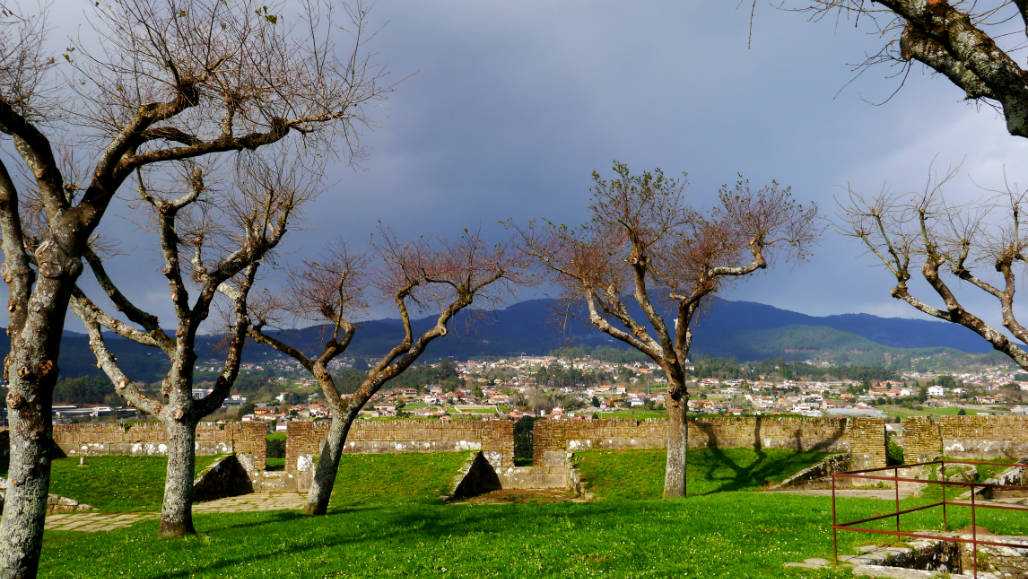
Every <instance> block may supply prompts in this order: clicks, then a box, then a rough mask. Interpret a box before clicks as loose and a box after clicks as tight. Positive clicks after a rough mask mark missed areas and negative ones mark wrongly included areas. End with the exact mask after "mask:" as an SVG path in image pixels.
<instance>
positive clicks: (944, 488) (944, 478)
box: [942, 461, 949, 532]
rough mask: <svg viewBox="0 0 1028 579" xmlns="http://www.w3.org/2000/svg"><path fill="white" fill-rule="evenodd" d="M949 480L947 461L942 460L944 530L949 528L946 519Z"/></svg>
mask: <svg viewBox="0 0 1028 579" xmlns="http://www.w3.org/2000/svg"><path fill="white" fill-rule="evenodd" d="M947 482H949V477H948V476H946V461H942V530H943V531H944V532H945V531H948V530H949V521H948V520H947V519H946V487H947V486H948V485H947V484H946V483H947Z"/></svg>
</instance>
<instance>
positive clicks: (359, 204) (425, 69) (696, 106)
mask: <svg viewBox="0 0 1028 579" xmlns="http://www.w3.org/2000/svg"><path fill="white" fill-rule="evenodd" d="M748 17H749V13H748V11H746V10H738V9H736V8H735V3H730V2H704V3H681V2H649V3H631V4H629V3H620V2H560V3H554V2H524V1H521V2H508V3H491V2H477V1H474V2H472V1H466V2H408V1H399V0H381V1H380V2H378V3H377V4H376V5H375V7H374V10H373V12H372V16H371V19H372V22H373V26H375V27H377V28H378V32H377V35H376V37H375V38H374V39H373V41H372V42H371V43H370V44H369V48H370V50H372V51H373V52H375V53H376V54H375V60H376V61H377V62H378V63H379V64H381V65H383V66H385V67H387V68H388V70H389V71H390V78H391V79H392V80H397V81H401V79H402V81H401V82H399V83H398V84H397V86H396V89H395V91H394V92H393V93H392V95H391V96H390V98H389V100H388V101H386V102H384V103H382V104H381V105H380V106H379V107H378V108H377V109H376V110H374V111H373V120H374V122H375V127H374V128H373V130H371V131H370V132H367V133H366V134H365V136H364V142H365V144H366V145H367V149H368V155H367V157H366V158H364V159H362V160H361V161H360V164H361V167H362V168H361V169H352V168H350V167H348V166H347V165H346V163H345V160H341V161H340V162H338V163H336V165H334V166H333V167H331V170H330V171H329V174H328V175H327V179H326V184H325V191H324V194H323V195H322V196H321V197H320V198H319V200H318V201H317V202H316V203H315V204H313V205H312V206H310V207H309V208H308V209H307V211H306V212H305V221H304V223H303V224H302V226H301V227H302V228H294V231H293V232H292V233H291V238H290V239H288V241H287V242H286V243H285V244H284V246H283V248H282V251H281V256H282V261H284V262H288V261H291V260H294V261H295V260H296V259H298V258H299V257H301V256H302V255H306V254H309V253H310V252H312V251H314V252H316V251H317V250H318V249H319V248H322V247H325V246H326V245H328V244H329V243H331V242H332V240H335V239H340V238H344V239H347V240H349V241H350V242H351V243H353V244H355V245H362V244H364V243H365V242H366V240H367V238H368V236H369V235H370V234H371V232H372V231H373V230H374V228H375V226H376V223H377V222H378V221H379V220H381V221H382V222H383V223H385V224H387V225H389V226H390V227H391V228H392V229H393V230H394V231H396V232H397V233H398V234H399V235H400V236H402V237H416V236H417V235H418V234H426V235H428V236H430V237H431V236H440V235H453V234H456V233H458V232H459V231H460V230H461V229H462V228H463V227H466V226H468V227H477V226H478V225H479V224H482V226H483V228H484V229H486V230H487V231H488V233H489V235H492V236H497V237H498V236H502V235H503V232H502V229H501V228H500V227H499V226H498V225H496V223H497V222H498V221H499V220H502V219H506V218H512V219H514V220H515V221H524V220H527V219H530V218H533V217H544V218H548V219H551V220H554V221H558V222H568V223H578V222H580V221H582V220H583V219H585V218H586V213H585V205H586V199H587V196H588V191H587V188H588V185H589V183H590V172H591V171H593V170H599V171H600V172H601V173H603V172H606V171H607V170H608V168H609V167H610V163H611V161H612V160H613V159H618V160H622V161H625V162H627V163H628V164H629V165H630V166H631V167H632V168H633V169H635V170H642V169H646V168H653V167H661V168H663V169H664V170H665V171H666V172H669V173H677V172H679V171H688V172H689V178H690V181H691V183H692V185H691V188H690V192H691V195H692V196H693V199H694V201H695V203H696V204H697V205H699V206H706V205H709V204H710V203H711V202H712V201H713V199H714V195H715V193H716V190H717V187H718V185H719V184H721V183H724V182H731V181H734V179H735V175H736V172H741V173H743V174H744V175H745V176H747V177H749V178H750V179H752V181H753V182H754V183H755V184H761V183H764V182H767V181H768V180H770V179H772V178H774V179H778V180H779V181H780V182H782V183H785V184H790V185H792V186H793V190H794V193H795V195H796V196H797V197H798V198H799V199H801V200H804V201H817V202H818V203H819V204H820V205H821V207H822V212H823V214H825V215H827V216H829V217H831V216H833V215H834V214H835V211H836V209H835V202H834V200H833V198H834V196H835V195H838V194H839V193H841V192H842V187H844V186H845V185H846V183H847V182H852V183H853V184H854V186H856V187H858V188H862V189H864V190H869V191H876V190H878V189H879V188H880V187H881V186H882V184H883V183H888V184H890V185H891V186H892V189H894V190H897V191H905V190H907V189H915V188H918V187H919V186H920V184H921V183H923V181H924V178H925V176H926V174H927V170H928V166H929V163H930V162H931V161H932V159H933V158H936V157H937V158H938V161H937V162H941V163H944V164H945V163H954V162H960V161H963V162H964V168H965V172H967V173H970V174H972V175H973V176H974V177H975V180H976V181H978V182H983V183H988V184H996V180H995V178H998V177H997V175H996V174H997V172H998V171H999V170H1000V169H1001V168H1002V167H1003V166H1004V165H1006V166H1007V168H1008V171H1011V167H1015V166H1018V165H1019V164H1016V161H1015V160H1016V159H1019V158H1023V153H1024V152H1025V150H1024V148H1025V145H1023V144H1021V141H1023V139H1022V140H1018V139H1014V138H1012V137H1009V136H1008V135H1006V133H1005V131H1004V128H1003V124H1002V121H1001V120H1000V119H998V118H997V115H995V114H994V113H993V112H992V111H991V110H989V109H985V110H982V111H979V110H976V109H975V108H974V107H973V106H970V105H967V104H965V103H964V102H963V101H962V97H963V95H962V94H961V93H960V91H958V90H956V89H955V88H953V87H952V86H951V85H950V84H949V83H948V82H947V81H946V80H945V79H941V78H933V77H929V76H927V75H922V74H921V73H919V72H916V71H915V73H914V74H912V76H911V78H910V79H909V80H908V82H907V86H905V87H904V88H903V90H902V91H900V93H899V95H898V96H897V97H896V98H894V99H893V100H892V101H891V102H889V103H887V104H885V105H884V106H872V105H871V104H869V103H868V102H867V100H881V99H884V98H885V97H887V96H888V95H889V94H890V93H891V92H892V90H893V89H894V88H896V86H897V84H896V83H897V81H896V80H895V79H886V78H884V75H885V74H887V73H888V72H889V71H888V70H887V69H872V70H871V71H869V72H868V73H866V74H864V75H863V76H862V77H860V78H858V79H856V80H855V82H853V83H852V84H850V85H849V86H846V84H847V82H848V81H850V80H851V79H852V77H853V74H854V73H853V70H852V67H851V66H850V65H849V64H848V63H855V62H859V61H861V60H862V59H863V58H864V55H865V54H866V53H870V52H874V51H876V50H877V49H878V45H877V42H878V40H877V39H876V38H874V37H871V36H867V35H865V34H864V33H863V32H860V31H856V30H853V29H851V28H848V27H846V26H843V27H840V28H839V29H838V30H835V29H834V28H833V26H832V25H831V24H830V23H819V24H817V23H809V22H807V21H806V20H805V19H804V18H803V17H802V16H800V15H796V14H789V13H782V12H776V11H774V10H771V9H762V10H761V11H760V12H758V17H757V20H756V22H755V25H754V30H753V39H752V41H753V42H752V44H753V47H752V48H750V49H748V48H747V34H748V27H749V22H748ZM341 44H342V42H341ZM844 87H845V88H844ZM840 89H843V90H841V92H840ZM837 93H838V94H837ZM1014 177H1015V180H1016V177H1017V176H1016V175H1015V176H1014ZM1024 177H1025V178H1022V179H1021V181H1022V182H1028V176H1024ZM961 183H962V184H968V183H967V181H966V179H964V180H963V181H961ZM962 191H963V192H962V193H955V194H963V195H976V194H979V193H980V192H977V191H976V190H974V189H973V188H971V187H968V188H965V189H962ZM105 227H106V228H107V231H109V232H110V233H109V235H113V236H115V237H117V238H119V239H121V241H122V243H123V245H124V246H126V247H127V248H129V251H127V252H126V255H124V256H122V257H121V258H118V259H117V260H116V269H115V271H114V273H115V274H116V275H118V274H121V275H122V276H123V279H129V280H130V281H128V282H126V284H127V285H130V286H133V287H131V288H130V289H131V290H132V291H134V293H135V295H137V296H140V297H139V298H138V299H139V300H140V301H141V302H143V303H144V304H145V305H146V306H148V307H151V308H154V309H156V310H158V311H161V312H165V316H164V317H163V318H162V319H168V320H169V321H170V319H171V318H170V317H168V315H167V313H166V312H167V311H168V308H167V299H166V294H167V290H166V289H165V288H164V286H163V284H162V281H161V278H160V276H159V275H156V274H157V271H156V270H157V265H155V263H156V262H155V261H152V262H146V263H143V265H142V266H141V265H140V257H141V256H142V257H143V259H144V260H145V259H150V260H155V259H156V252H154V251H150V250H149V249H147V248H148V247H151V245H150V244H151V243H152V238H146V239H145V240H144V239H143V238H142V237H140V234H139V233H138V228H137V227H135V226H134V225H133V224H132V222H131V221H129V220H126V219H123V218H116V219H110V220H109V221H108V222H107V223H106V225H105ZM147 263H149V265H147ZM139 272H143V273H147V274H154V275H153V276H149V277H145V281H144V276H141V275H137V274H138V273H139ZM269 281H270V282H274V281H275V277H274V276H272V277H271V278H270V279H269ZM888 287H889V279H888V276H887V275H884V274H883V273H882V271H881V270H880V268H876V267H874V263H873V262H871V261H870V260H869V259H868V258H867V257H866V256H864V255H863V253H862V251H861V249H860V247H859V245H857V244H855V243H854V242H853V241H852V240H849V239H844V238H842V237H839V236H838V235H836V234H835V233H833V232H832V231H831V230H829V231H828V233H826V236H825V240H824V242H823V244H822V247H821V248H820V249H819V250H818V251H817V253H816V254H815V256H814V257H813V258H812V259H811V260H810V261H809V262H806V263H803V264H785V265H784V266H783V267H777V268H774V269H773V270H772V271H769V272H767V273H764V274H761V275H760V276H758V277H757V278H756V279H750V280H745V281H743V282H741V283H740V284H738V285H737V286H735V287H733V288H731V289H730V290H729V292H728V294H727V297H730V298H737V299H751V300H755V301H761V302H765V303H770V304H773V305H777V306H780V307H786V308H790V309H796V310H799V311H803V312H807V313H812V314H828V313H842V312H851V311H869V312H872V313H877V314H892V315H913V312H912V311H910V310H906V309H904V308H903V307H900V305H899V304H894V303H892V301H891V300H890V298H889V297H888V292H887V289H888Z"/></svg>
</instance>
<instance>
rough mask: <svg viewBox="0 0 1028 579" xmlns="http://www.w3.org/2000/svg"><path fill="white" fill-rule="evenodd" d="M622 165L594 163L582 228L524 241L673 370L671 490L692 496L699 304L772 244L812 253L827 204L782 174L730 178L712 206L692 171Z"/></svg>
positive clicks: (667, 488)
mask: <svg viewBox="0 0 1028 579" xmlns="http://www.w3.org/2000/svg"><path fill="white" fill-rule="evenodd" d="M613 170H614V173H615V177H614V178H613V179H609V180H608V179H603V178H601V177H600V175H599V174H598V173H593V186H592V204H591V205H590V207H589V208H590V212H591V214H592V219H591V220H590V221H589V222H587V223H585V224H584V225H582V226H580V227H578V228H570V227H567V226H564V225H559V226H558V225H554V224H552V223H549V224H546V225H542V226H536V225H535V224H533V225H532V226H530V227H529V228H527V229H525V230H522V232H521V233H522V235H521V238H522V242H523V243H522V247H523V249H524V251H525V252H526V253H527V254H528V255H530V256H533V257H534V258H536V259H537V260H538V261H539V262H540V263H541V264H542V265H543V266H544V269H545V270H546V271H548V272H550V273H551V274H552V275H553V278H554V279H555V280H557V281H558V282H560V283H562V284H563V285H564V287H565V289H566V292H567V296H568V297H569V299H584V300H585V304H586V306H587V307H588V311H589V320H590V321H591V322H592V324H593V325H594V326H596V327H597V328H598V329H600V330H601V331H603V332H605V333H606V334H608V335H609V336H611V337H613V338H615V339H617V340H620V341H622V342H624V343H626V344H628V345H630V346H632V347H633V348H635V349H637V350H639V351H640V352H642V353H644V354H646V355H647V356H649V357H650V359H652V360H653V361H654V362H655V363H656V364H657V365H658V366H660V368H661V370H663V371H664V375H665V376H666V377H667V381H668V390H667V394H666V396H665V406H666V407H667V410H668V436H667V438H668V446H667V464H666V469H665V478H664V497H665V498H670V497H682V496H685V494H686V481H685V467H686V447H687V444H688V439H687V436H688V430H687V422H686V413H687V410H688V402H689V393H688V391H687V389H686V385H685V364H686V359H687V357H688V355H689V349H690V347H691V346H692V339H693V334H692V324H693V322H694V320H695V319H696V314H697V312H698V311H699V309H700V306H701V305H702V304H703V303H704V299H705V298H707V296H709V295H711V294H713V293H715V292H717V291H718V290H719V289H720V288H721V286H722V285H723V284H724V283H725V282H726V281H728V280H730V279H734V278H737V277H741V276H745V275H748V274H751V273H753V272H755V271H757V270H760V269H763V268H765V267H767V263H768V262H767V259H768V257H769V254H770V253H772V252H774V251H776V250H779V249H788V250H790V252H791V253H793V254H794V255H796V256H799V257H803V255H804V253H805V251H806V248H807V246H808V245H809V244H810V243H811V242H812V241H813V240H814V239H815V238H816V236H817V234H818V232H819V231H818V226H817V223H816V215H817V208H816V207H814V206H811V207H803V206H801V205H799V204H797V203H796V202H795V201H794V200H793V198H792V195H791V193H790V191H789V189H788V188H783V187H781V186H779V185H778V183H775V182H772V183H771V184H770V185H768V186H766V187H763V188H761V189H760V190H758V191H756V192H753V191H751V190H750V186H749V182H748V181H745V180H743V179H740V180H739V181H738V182H737V183H736V184H735V186H734V187H732V188H728V187H723V188H722V190H721V192H720V194H719V197H718V199H719V204H718V205H717V206H716V207H715V208H714V209H713V210H711V211H710V212H708V213H707V214H704V213H702V212H700V211H697V210H695V209H691V208H689V207H688V206H687V205H686V203H685V199H684V195H683V192H684V187H685V185H684V181H681V180H678V179H675V178H671V177H667V176H665V175H664V173H663V172H662V171H660V170H659V169H657V170H654V171H652V172H650V171H645V172H643V173H642V174H640V175H632V174H631V173H630V172H629V170H628V167H627V166H626V165H624V164H622V163H617V162H615V163H614V168H613ZM629 300H631V302H629ZM665 312H668V313H670V317H671V318H672V323H671V324H670V325H669V324H668V323H667V321H666V319H665Z"/></svg>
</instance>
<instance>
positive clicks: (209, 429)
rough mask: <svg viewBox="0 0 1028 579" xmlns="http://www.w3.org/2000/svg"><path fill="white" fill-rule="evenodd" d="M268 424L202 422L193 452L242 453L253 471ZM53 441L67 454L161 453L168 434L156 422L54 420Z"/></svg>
mask: <svg viewBox="0 0 1028 579" xmlns="http://www.w3.org/2000/svg"><path fill="white" fill-rule="evenodd" d="M266 433H267V426H266V425H265V424H264V423H261V422H228V423H225V424H216V423H213V422H201V423H200V424H199V425H197V427H196V454H198V455H214V454H228V453H232V452H234V453H236V454H237V455H243V457H244V460H248V461H249V462H250V465H249V466H248V468H251V469H252V470H255V471H263V470H264V467H265V461H266V460H267V441H266V439H265V434H266ZM54 442H55V443H56V444H57V446H58V447H60V449H61V450H62V451H63V452H64V454H66V455H68V456H76V455H89V456H95V455H104V454H120V455H130V456H135V455H163V454H167V451H168V446H167V442H168V437H167V433H166V432H165V430H164V425H162V424H161V423H159V422H143V423H137V424H132V425H129V426H125V425H122V424H108V423H105V424H55V425H54Z"/></svg>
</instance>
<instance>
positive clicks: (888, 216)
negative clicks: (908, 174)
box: [843, 170, 1028, 369]
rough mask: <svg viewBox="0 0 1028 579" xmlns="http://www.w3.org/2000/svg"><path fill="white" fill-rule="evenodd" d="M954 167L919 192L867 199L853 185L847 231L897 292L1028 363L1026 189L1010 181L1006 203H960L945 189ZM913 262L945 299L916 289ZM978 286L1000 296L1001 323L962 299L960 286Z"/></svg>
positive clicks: (912, 303)
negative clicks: (1023, 302)
mask: <svg viewBox="0 0 1028 579" xmlns="http://www.w3.org/2000/svg"><path fill="white" fill-rule="evenodd" d="M955 175H956V171H955V170H951V171H949V172H947V173H945V174H944V175H943V176H942V177H940V178H932V179H930V180H929V181H928V184H927V186H926V187H925V189H924V190H923V191H922V192H920V193H918V194H914V195H911V196H908V197H902V198H899V197H891V196H888V195H878V196H875V197H873V198H870V199H866V198H864V197H863V196H861V195H860V194H858V193H856V192H854V191H852V190H851V191H850V195H849V198H848V200H847V202H846V204H845V205H843V214H844V216H845V221H846V226H847V230H846V233H847V234H848V235H851V236H853V237H855V238H857V239H860V240H861V241H863V242H864V244H865V245H866V246H867V248H868V250H869V251H870V252H871V254H872V255H874V256H875V257H877V258H878V259H879V260H880V261H881V262H882V264H883V265H884V266H885V267H886V268H887V269H888V270H889V272H890V273H891V274H892V275H893V277H894V278H895V280H896V285H895V286H893V288H892V290H891V291H890V294H891V295H892V297H894V298H896V299H898V300H902V301H904V302H906V303H907V304H909V305H910V306H911V307H913V308H915V309H917V310H919V311H921V312H924V313H926V314H928V315H930V316H933V317H936V318H938V319H940V320H945V321H947V322H952V323H954V324H960V325H961V326H964V327H966V328H969V329H971V330H972V331H974V333H976V334H978V335H979V336H981V337H982V338H983V339H985V340H986V341H987V342H989V343H990V344H992V347H993V348H995V349H996V350H999V351H1000V352H1003V353H1004V354H1006V355H1007V356H1010V358H1011V359H1012V360H1014V362H1016V363H1017V365H1018V366H1021V367H1022V368H1026V369H1028V351H1025V349H1024V347H1023V345H1024V344H1025V343H1028V329H1026V328H1025V327H1024V326H1023V325H1022V324H1021V322H1020V321H1019V320H1018V319H1017V315H1016V313H1015V311H1014V294H1015V291H1016V287H1017V274H1018V273H1020V272H1021V271H1023V269H1024V266H1025V264H1026V263H1028V260H1026V256H1025V250H1026V249H1028V238H1026V237H1025V236H1024V235H1023V233H1024V232H1022V231H1021V218H1022V217H1024V216H1025V215H1026V211H1028V190H1018V189H1016V188H1014V187H1011V186H1008V187H1007V188H1006V190H1005V191H1004V194H1003V196H1002V202H1001V203H997V204H994V205H987V204H976V207H975V208H967V207H955V206H952V205H949V204H947V203H946V201H945V200H944V199H943V196H942V189H943V187H944V186H945V184H946V183H947V182H948V181H950V180H951V179H952V178H953V177H954V176H955ZM911 265H913V266H914V267H918V266H920V270H921V277H922V278H923V279H924V281H925V282H927V285H928V287H929V288H930V290H929V292H934V293H935V298H936V300H935V301H936V302H937V303H938V301H940V300H941V302H942V307H938V306H934V305H931V304H930V303H928V302H927V301H923V300H922V299H920V298H918V297H916V296H915V295H914V294H913V293H911V288H910V286H909V283H908V282H910V280H911V278H912V277H914V276H916V274H914V275H912V274H911V272H910V268H911ZM954 282H956V285H955V286H954ZM964 288H966V289H964ZM974 290H977V291H980V292H983V294H984V295H987V296H991V297H992V298H994V299H995V300H996V301H997V305H998V306H999V312H998V313H999V316H1000V319H1001V320H1002V324H1003V330H1001V329H999V328H995V327H993V326H992V325H991V324H989V323H988V322H986V321H985V320H984V319H982V318H981V317H979V315H976V314H975V313H973V312H971V311H968V310H967V309H966V308H965V307H964V305H963V303H962V302H961V299H959V298H958V294H961V293H962V292H967V291H974ZM964 295H965V296H966V295H967V294H966V293H965V294H964ZM1004 331H1005V332H1006V333H1004ZM1009 336H1013V337H1014V338H1016V339H1017V341H1014V340H1011V339H1010V337H1009Z"/></svg>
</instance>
